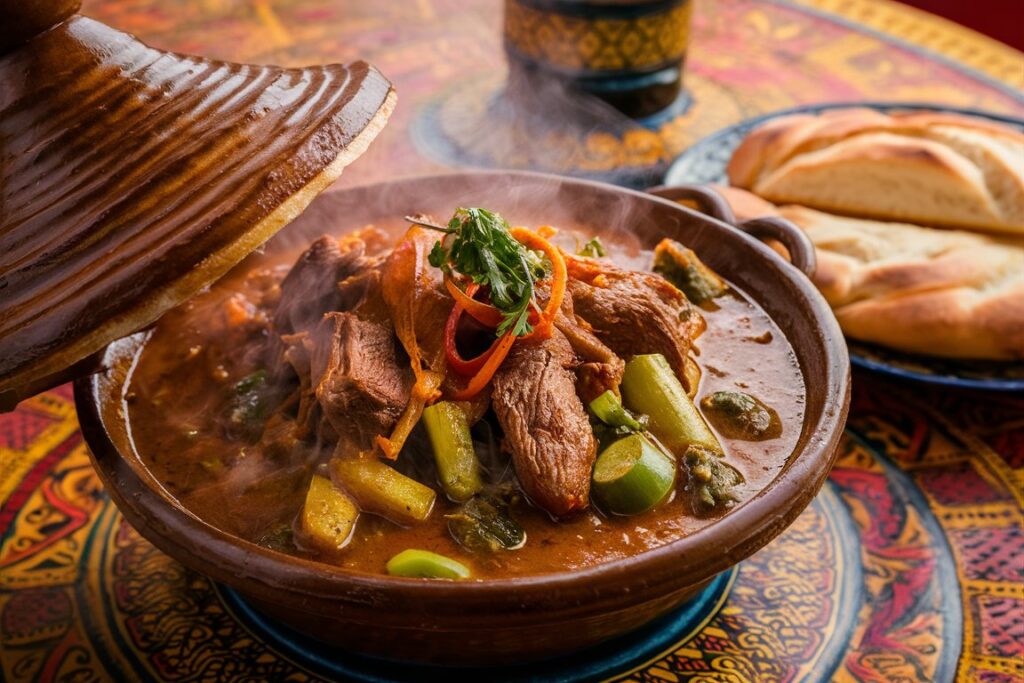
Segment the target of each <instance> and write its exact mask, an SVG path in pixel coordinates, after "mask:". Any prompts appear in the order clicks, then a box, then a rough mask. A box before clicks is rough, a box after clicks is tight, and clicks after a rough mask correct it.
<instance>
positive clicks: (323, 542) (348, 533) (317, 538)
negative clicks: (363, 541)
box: [299, 474, 359, 551]
mask: <svg viewBox="0 0 1024 683" xmlns="http://www.w3.org/2000/svg"><path fill="white" fill-rule="evenodd" d="M358 518H359V508H358V507H356V504H355V503H354V502H353V501H352V499H351V498H349V497H348V496H346V495H345V494H344V493H342V492H341V491H339V490H338V489H336V488H335V487H334V484H333V483H332V482H331V480H330V479H328V478H327V477H322V476H320V475H319V474H315V475H313V479H312V480H311V481H310V482H309V490H308V491H307V492H306V502H305V504H304V505H303V506H302V514H301V515H300V516H299V527H300V529H301V530H302V536H303V537H304V539H305V540H306V541H308V542H309V543H311V544H312V545H315V546H316V547H318V548H320V549H321V550H327V551H331V550H340V549H342V548H344V547H345V546H346V545H348V542H349V539H351V538H352V530H353V529H354V528H355V526H356V520H357V519H358Z"/></svg>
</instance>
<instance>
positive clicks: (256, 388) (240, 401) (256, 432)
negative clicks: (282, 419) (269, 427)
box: [228, 370, 273, 441]
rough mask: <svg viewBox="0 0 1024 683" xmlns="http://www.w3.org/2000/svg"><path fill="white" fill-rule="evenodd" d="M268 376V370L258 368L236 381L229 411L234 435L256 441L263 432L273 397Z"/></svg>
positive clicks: (231, 430) (230, 429)
mask: <svg viewBox="0 0 1024 683" xmlns="http://www.w3.org/2000/svg"><path fill="white" fill-rule="evenodd" d="M267 377H268V375H267V371H266V370H257V371H256V372H253V373H251V374H249V375H246V376H245V377H243V378H242V379H240V380H239V381H238V382H236V383H235V386H234V391H233V392H232V396H231V403H230V405H229V412H228V423H229V424H228V428H229V431H230V432H231V433H232V434H233V435H234V436H236V437H240V438H243V439H245V440H247V441H256V440H257V439H259V438H260V434H262V433H263V422H264V420H265V419H266V418H267V415H269V414H270V410H271V407H272V398H273V397H272V391H271V388H270V386H269V385H268V382H267Z"/></svg>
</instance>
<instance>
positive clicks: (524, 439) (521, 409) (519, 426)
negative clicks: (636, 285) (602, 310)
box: [491, 329, 597, 517]
mask: <svg viewBox="0 0 1024 683" xmlns="http://www.w3.org/2000/svg"><path fill="white" fill-rule="evenodd" d="M576 364H577V361H576V357H575V355H574V354H573V350H572V347H571V346H570V345H569V341H568V340H567V339H566V338H565V335H563V334H562V333H561V332H559V331H558V330H557V329H556V330H554V332H553V334H552V336H551V337H550V338H549V339H547V340H545V341H543V342H540V343H530V342H517V343H516V344H515V345H514V346H513V347H512V351H511V352H510V353H509V356H508V358H506V359H505V362H504V363H503V364H502V366H501V368H500V369H499V370H498V372H497V373H496V374H495V376H494V388H493V391H492V393H491V403H492V405H493V407H494V412H495V414H496V415H497V416H498V422H499V423H500V424H501V428H502V430H504V432H505V447H506V448H507V449H508V450H510V451H511V452H512V461H513V463H514V465H515V468H516V474H517V475H518V477H519V482H520V484H521V486H522V488H523V490H524V491H525V492H526V494H527V495H528V496H529V497H530V499H531V500H533V502H534V503H536V504H537V505H539V506H540V507H542V508H544V509H545V510H547V511H548V512H549V513H551V514H552V515H555V516H556V517H563V516H566V515H569V514H571V513H573V512H576V511H579V510H583V509H585V508H586V507H587V505H588V503H589V500H590V470H591V468H592V467H593V464H594V456H595V453H596V451H597V444H596V442H595V440H594V433H593V431H592V430H591V429H590V421H589V420H588V419H587V413H586V411H585V410H584V408H583V403H581V402H580V399H579V397H578V396H577V395H576V388H575V383H576V377H575V374H574V373H573V369H574V368H575V366H576Z"/></svg>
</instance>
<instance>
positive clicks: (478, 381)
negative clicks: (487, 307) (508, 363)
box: [451, 330, 519, 401]
mask: <svg viewBox="0 0 1024 683" xmlns="http://www.w3.org/2000/svg"><path fill="white" fill-rule="evenodd" d="M518 338H519V337H516V336H514V335H513V334H512V331H511V330H510V331H508V332H506V333H505V334H504V336H502V338H501V339H499V340H498V343H497V345H496V346H492V347H491V349H493V350H492V351H491V352H490V357H488V359H487V362H486V363H484V366H483V367H482V368H480V372H478V373H476V374H475V375H473V378H472V379H471V380H469V384H467V385H466V388H465V389H462V390H461V391H456V392H455V393H453V394H452V395H451V399H452V400H454V401H468V400H469V399H471V398H473V397H474V396H476V395H477V394H479V393H480V391H481V390H482V389H483V388H484V387H486V386H487V383H488V382H490V381H491V378H492V377H494V373H495V372H497V371H498V368H499V367H500V366H501V363H502V362H503V361H504V360H505V356H507V355H508V352H509V349H511V348H512V344H513V343H514V342H515V340H516V339H518Z"/></svg>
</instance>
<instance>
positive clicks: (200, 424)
mask: <svg viewBox="0 0 1024 683" xmlns="http://www.w3.org/2000/svg"><path fill="white" fill-rule="evenodd" d="M615 251H619V253H615ZM297 253H298V252H289V253H281V254H277V255H274V256H258V257H253V258H251V259H250V260H249V261H246V262H244V263H243V264H242V265H241V266H239V267H238V268H236V269H235V271H233V272H232V273H231V274H229V275H228V276H227V277H225V278H224V279H223V280H221V281H220V282H219V283H217V284H216V285H215V286H214V287H213V288H212V289H210V290H209V291H208V292H205V293H203V294H201V295H200V296H198V297H196V298H195V299H193V300H192V301H190V302H188V303H187V304H185V305H183V306H180V307H179V308H177V309H175V310H173V311H171V312H170V313H168V314H166V315H165V316H164V317H163V318H162V319H161V320H160V321H159V323H157V325H156V326H155V328H154V330H153V332H152V335H151V337H150V338H149V340H148V341H147V343H146V344H145V346H144V348H143V350H142V352H141V356H140V358H139V359H138V362H137V364H136V367H135V369H134V372H133V374H132V377H131V379H130V385H129V390H128V394H127V396H126V400H127V402H128V405H129V412H130V417H131V428H132V436H133V440H134V443H135V447H136V449H137V450H138V453H139V455H140V456H141V458H142V460H143V462H144V463H145V464H146V465H147V466H148V467H149V468H150V470H151V472H152V473H153V474H154V476H155V477H156V478H157V479H158V480H159V481H160V482H162V483H163V485H164V486H165V487H166V489H167V490H168V491H169V492H170V493H171V494H172V495H174V496H175V497H176V498H177V499H178V500H180V501H181V502H182V504H183V505H184V506H185V507H186V508H187V509H189V510H190V511H191V512H192V513H194V514H195V515H196V516H198V517H199V518H201V519H203V520H204V521H206V522H208V523H210V524H212V525H214V526H216V527H218V528H220V529H222V530H224V531H226V532H228V533H231V534H235V535H238V536H240V537H242V538H245V539H247V540H250V541H254V542H257V543H261V544H263V545H267V546H269V547H274V548H276V549H283V550H284V551H286V552H289V553H291V554H296V555H300V556H305V557H312V558H315V559H320V560H323V561H324V562H329V563H331V564H335V565H338V566H342V567H346V568H349V569H352V570H356V571H363V572H370V573H375V574H381V573H384V565H385V563H386V562H387V560H388V559H389V558H390V557H392V556H393V555H395V554H396V553H398V552H400V551H402V550H405V549H407V548H420V549H424V550H431V551H434V552H438V553H441V554H444V555H447V556H449V557H452V558H455V559H458V560H459V561H460V562H463V563H464V564H466V565H467V566H470V567H471V568H472V570H473V576H474V578H477V579H487V578H499V577H514V576H523V575H533V574H543V573H549V572H556V571H563V570H572V569H578V568H584V567H590V566H593V565H596V564H600V563H603V562H607V561H610V560H614V559H618V558H623V557H627V556H630V555H636V554H638V553H641V552H643V551H645V550H649V549H651V548H655V547H657V546H660V545H664V544H666V543H669V542H671V541H673V540H675V539H677V538H680V537H683V536H686V535H687V534H691V533H693V532H694V531H696V530H698V529H700V528H702V527H704V526H706V525H708V524H710V523H712V522H713V521H714V518H700V517H697V516H695V515H694V514H693V513H692V511H691V510H690V507H689V504H688V503H687V502H686V499H685V496H683V495H681V494H680V493H676V494H673V498H671V499H670V500H669V501H667V502H665V503H663V504H662V505H660V506H659V507H657V508H655V509H654V510H652V511H650V512H647V513H644V514H642V515H638V516H634V517H609V516H604V515H602V514H600V513H599V512H597V511H595V510H594V509H593V508H591V509H590V510H589V511H587V512H585V513H583V514H580V515H578V516H576V517H575V518H572V519H570V520H567V521H561V522H557V523H556V522H554V521H552V520H551V518H549V517H548V516H547V515H546V514H545V513H544V512H543V511H540V510H538V509H536V508H534V507H532V506H531V505H529V504H528V503H527V502H525V501H523V502H521V503H518V504H517V505H515V506H514V507H513V508H512V510H511V512H512V515H513V517H514V518H515V519H516V520H517V521H518V522H519V524H520V525H522V527H523V528H524V529H525V530H526V533H527V542H526V544H525V546H524V547H522V548H521V549H519V550H514V551H504V552H499V553H493V554H482V553H470V552H469V551H467V550H465V549H463V548H462V547H461V546H460V545H458V544H457V543H456V542H455V541H454V540H453V539H452V538H451V537H450V535H449V533H448V531H447V528H446V525H445V520H444V514H446V513H448V512H449V511H451V510H453V509H454V508H455V506H454V504H452V503H451V502H449V501H448V500H447V499H446V498H445V497H444V495H443V493H440V489H439V488H438V497H437V503H436V506H435V509H434V511H433V513H432V514H431V516H430V518H429V519H428V520H427V521H426V522H424V523H422V524H420V525H417V526H414V527H408V528H402V527H399V526H397V525H395V524H392V523H390V522H388V521H386V520H384V519H382V518H379V517H375V516H373V515H367V514H364V515H362V516H361V517H360V520H359V522H358V525H357V527H356V530H355V533H354V536H353V538H352V541H351V542H350V543H349V544H348V546H347V547H346V548H345V549H344V550H343V551H342V552H341V553H339V554H338V555H337V556H331V557H328V556H322V555H317V554H314V553H310V552H308V551H305V550H301V549H299V548H297V547H295V546H294V545H293V544H292V543H291V542H290V541H289V540H288V537H289V529H290V527H291V523H292V520H293V519H294V517H295V515H296V513H297V512H298V510H299V509H300V507H301V505H302V500H303V497H304V495H305V491H306V487H307V485H308V482H309V477H310V476H311V472H312V470H313V467H314V465H315V462H314V461H315V460H316V457H317V454H316V452H314V449H313V447H308V450H309V452H307V453H290V454H288V455H286V456H284V457H282V456H281V455H280V454H277V453H274V452H273V448H271V447H270V446H269V445H268V444H267V443H266V441H267V438H266V434H265V435H264V438H263V439H261V441H260V442H258V443H256V444H253V445H249V444H247V443H244V442H240V441H235V440H232V439H230V438H229V437H228V436H227V435H226V434H225V431H224V429H223V428H222V426H221V424H220V423H219V422H218V416H219V415H220V414H222V412H223V410H224V405H225V401H226V395H227V393H228V392H229V391H230V388H231V387H232V386H233V384H234V382H236V381H238V380H239V379H240V378H241V377H244V376H245V375H246V374H248V373H249V372H252V371H253V370H254V369H256V367H257V365H256V364H257V363H258V359H259V357H260V350H261V349H262V347H263V345H264V344H265V342H266V333H265V331H261V330H260V328H259V327H258V326H257V327H254V328H252V329H250V330H248V331H242V332H240V331H239V330H236V329H231V328H230V327H229V326H228V325H227V324H226V322H225V319H224V316H225V315H226V313H225V302H226V301H227V300H228V299H229V298H231V297H232V296H237V293H241V294H242V295H244V296H245V297H246V298H247V299H248V300H249V301H256V300H258V298H259V296H260V292H262V291H264V290H266V289H267V288H271V289H272V287H273V283H274V282H275V281H276V280H279V278H280V277H282V276H283V274H284V273H285V272H286V271H287V268H288V267H290V266H291V264H292V263H293V262H294V259H295V256H296V255H297ZM610 256H611V257H612V258H613V260H615V261H616V262H617V263H620V264H624V265H629V266H631V267H641V268H645V269H649V268H650V264H651V258H652V257H651V254H650V252H640V253H639V254H636V253H630V254H627V253H626V252H625V251H623V250H613V253H611V254H610ZM243 301H244V300H243ZM716 303H717V304H718V308H717V309H716V310H711V311H704V316H705V318H706V320H707V330H706V332H705V333H704V334H703V335H702V336H701V337H700V338H699V339H698V340H697V347H698V348H699V350H700V355H699V357H698V358H697V360H698V363H699V365H700V366H701V369H702V371H703V376H702V379H701V382H700V386H699V390H698V395H697V400H698V401H699V399H700V397H702V396H705V395H707V394H710V393H712V392H715V391H719V390H729V389H733V390H741V391H744V392H747V393H749V394H751V395H753V396H755V397H757V398H758V399H760V400H761V401H763V402H764V403H766V404H768V405H770V406H771V407H772V408H774V409H775V411H777V413H778V415H779V417H780V419H781V422H782V425H783V430H782V435H781V436H780V437H779V438H777V439H771V440H767V441H739V440H731V439H726V438H722V444H723V446H724V448H725V451H726V454H727V461H728V462H729V463H730V464H731V465H732V466H734V467H735V468H736V469H738V470H739V471H740V472H741V473H742V474H743V476H744V478H745V480H746V481H745V483H744V484H743V485H742V486H741V487H740V489H739V494H740V504H742V503H743V502H744V501H746V500H749V499H750V498H751V497H753V496H754V495H756V494H757V493H758V492H759V491H760V490H761V489H763V488H764V487H765V486H766V485H767V484H768V483H769V482H770V481H771V480H772V479H774V477H775V476H776V475H778V473H779V472H780V470H781V469H782V468H783V467H784V466H785V464H786V461H787V459H788V457H789V455H790V454H791V453H792V451H793V448H794V446H795V444H796V442H797V440H798V438H799V435H800V431H801V427H802V424H803V417H804V394H805V392H804V383H803V377H802V375H801V372H800V369H799V367H798V364H797V361H796V357H795V355H794V353H793V350H792V348H791V347H790V345H789V343H788V341H787V340H786V338H785V337H784V336H783V334H782V332H781V330H780V329H779V328H778V327H777V326H776V325H775V324H774V323H773V322H772V321H771V320H770V319H769V318H768V316H767V315H766V314H765V313H764V311H762V310H761V309H760V308H759V307H758V306H757V305H756V304H754V303H753V302H752V301H750V300H749V299H747V298H746V297H745V296H744V295H742V294H741V293H738V292H736V291H735V290H733V293H732V294H730V295H727V296H724V297H722V298H720V299H717V300H716ZM268 431H270V429H269V428H268ZM719 436H721V435H719ZM417 447H419V448H429V446H426V441H425V440H424V439H422V438H420V439H414V440H413V442H412V443H410V444H409V446H408V447H407V452H405V453H403V454H402V456H401V457H400V460H405V461H406V462H404V463H402V465H401V466H403V467H409V466H410V463H409V462H408V461H409V460H411V458H410V457H409V453H408V450H409V449H413V448H417ZM428 452H429V451H428ZM417 460H431V458H429V457H428V458H418V459H417ZM486 462H490V463H491V471H490V475H491V477H492V478H494V477H498V476H501V474H502V473H501V472H495V471H494V469H496V468H505V467H506V465H505V464H504V462H507V459H505V461H503V460H502V459H501V458H500V457H497V456H495V457H492V458H490V459H489V460H486ZM431 468H432V465H429V466H427V467H426V468H424V467H421V468H420V470H419V473H420V476H419V477H418V478H419V479H420V481H422V482H424V483H427V484H429V485H434V482H433V479H434V477H433V476H432V472H431ZM424 475H425V476H424ZM682 479H683V478H681V480H682ZM681 483H682V482H680V484H679V485H681ZM435 488H437V487H436V486H435ZM726 514H728V513H726Z"/></svg>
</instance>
